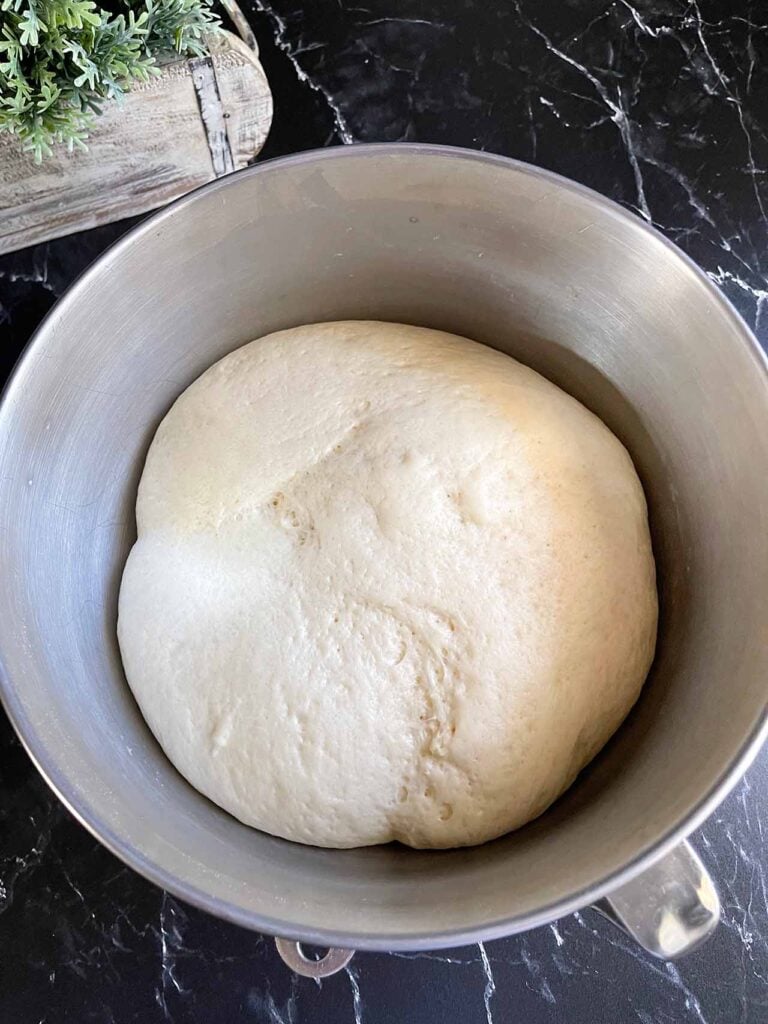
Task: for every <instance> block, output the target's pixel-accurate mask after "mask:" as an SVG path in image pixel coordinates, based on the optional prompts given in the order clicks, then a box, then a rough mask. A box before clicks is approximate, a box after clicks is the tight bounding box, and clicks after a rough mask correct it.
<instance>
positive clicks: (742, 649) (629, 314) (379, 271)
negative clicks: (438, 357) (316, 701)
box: [0, 145, 768, 970]
mask: <svg viewBox="0 0 768 1024" xmlns="http://www.w3.org/2000/svg"><path fill="white" fill-rule="evenodd" d="M358 317H359V318H367V319H382V320H398V321H404V322H406V323H414V324H426V325H429V326H432V327H438V328H443V329H446V330H449V331H455V332H457V333H460V334H465V335H467V336H468V337H471V338H476V339H477V340H479V341H483V342H487V343H488V344H490V345H494V346H496V347H497V348H500V349H502V350H504V351H507V352H510V353H512V354H514V355H515V356H517V357H518V358H520V359H522V360H523V361H524V362H526V363H529V364H530V365H531V366H533V367H535V368H536V369H538V370H540V371H541V372H543V373H544V374H546V375H547V376H548V377H550V378H551V379H552V380H554V381H555V382H556V383H558V384H560V385H561V386H562V387H564V388H565V389H566V390H568V391H570V392H571V393H573V394H574V395H576V396H577V397H578V398H580V399H581V400H582V401H583V402H585V403H586V404H587V405H588V406H589V407H591V408H592V409H593V410H594V411H595V412H597V413H598V414H599V415H600V416H602V417H603V419H605V420H606V422H607V423H608V424H609V425H610V426H611V427H612V428H613V430H614V431H616V433H617V434H618V435H619V436H620V437H621V438H622V439H623V440H624V442H625V443H626V444H627V446H628V447H629V449H630V451H631V452H632V454H633V456H634V459H635V462H636V464H637V466H638V468H639V471H640V473H641V476H642V478H643V481H644V483H645V486H646V488H647V493H648V497H649V502H650V508H651V514H652V526H653V533H654V543H655V550H656V555H657V559H658V564H659V568H660V582H661V600H662V626H661V633H660V638H659V649H658V657H657V659H656V663H655V666H654V668H653V671H652V673H651V677H650V679H649V682H648V684H647V686H646V688H645V691H644V693H643V696H642V698H641V700H640V702H639V704H638V706H637V707H636V709H635V710H634V711H633V712H632V714H631V716H630V718H629V720H628V721H627V723H626V725H625V726H624V727H623V728H622V729H621V730H620V732H619V734H618V735H617V736H616V737H615V738H614V740H613V741H612V742H611V743H610V744H609V746H608V748H607V749H606V750H605V751H604V752H603V753H602V754H601V755H600V756H599V758H598V759H597V760H596V761H595V762H594V764H593V765H592V766H591V767H590V768H589V769H588V770H587V771H585V772H584V774H583V775H582V777H581V778H580V779H579V780H578V782H577V783H576V785H574V786H573V788H572V789H571V790H570V791H569V792H568V793H567V795H566V796H565V797H564V798H562V799H561V800H560V801H559V802H558V803H557V804H556V805H555V806H554V807H553V808H551V809H550V810H549V811H548V812H547V813H546V814H545V815H543V816H542V817H541V818H540V819H539V820H538V821H536V822H534V823H533V824H531V825H529V826H527V827H526V828H524V829H522V830H521V831H519V832H516V833H514V834H513V835H510V836H508V837H506V838H503V839H500V840H497V841H496V842H493V843H489V844H487V845H485V846H482V847H479V848H475V849H470V850H460V851H449V852H431V853H430V852H424V853H416V852H412V851H408V850H405V849H399V848H397V847H391V848H378V849H365V850H347V851H332V850H320V849H312V848H309V847H304V846H298V845H293V844H291V843H288V842H284V841H282V840H279V839H275V838H272V837H271V836H268V835H264V834H262V833H259V832H257V831H254V830H251V829H249V828H246V827H245V826H244V825H241V824H239V823H238V822H237V821H235V820H234V819H233V818H231V817H229V816H228V815H227V814H226V813H224V812H223V811H221V810H219V809H218V808H217V807H215V806H214V805H213V804H211V803H210V802H209V801H207V800H206V799H205V798H204V797H202V796H201V795H200V794H199V793H197V792H195V790H193V789H192V788H191V787H190V786H189V785H188V784H187V783H186V782H185V781H184V780H183V779H182V778H181V777H180V776H179V775H178V774H177V773H176V772H175V770H174V769H173V768H172V766H171V765H170V764H169V763H168V761H167V760H166V759H165V757H164V756H163V753H162V751H161V750H160V748H159V747H158V745H157V743H156V742H155V741H154V739H153V738H152V736H151V735H150V733H149V730H148V729H147V727H146V725H145V724H144V721H143V720H142V718H141V715H140V714H139V712H138V709H137V707H136V705H135V703H134V701H133V699H132V697H131V694H130V691H129V690H128V688H127V686H126V682H125V679H124V676H123V672H122V667H121V664H120V658H119V654H118V649H117V644H116V641H115V615H116V597H117V587H118V581H119V578H120V573H121V570H122V566H123V562H124V559H125V556H126V553H127V551H128V549H129V546H130V544H131V542H132V539H133V536H134V521H133V505H134V496H135V489H136V484H137V480H138V477H139V473H140V470H141V465H142V458H143V456H144V453H145V451H146V448H147V445H148V443H149V441H150V439H151V437H152V434H153V431H154V430H155V427H156V426H157V424H158V422H159V421H160V419H161V417H162V416H163V414H164V413H165V412H166V410H167V409H168V407H169V405H170V404H171V402H172V401H173V400H174V399H175V397H176V396H177V395H178V394H179V392H180V391H181V390H182V389H183V388H184V387H185V386H186V385H187V384H189V383H190V381H192V380H193V379H194V378H195V377H196V376H197V375H198V374H199V373H200V372H201V371H202V370H204V369H205V368H206V367H207V366H209V365H210V364H211V363H212V362H213V361H214V360H216V359H218V358H219V357H220V356H223V355H224V354H225V353H227V352H229V351H231V350H232V349H233V348H235V347H236V346H238V345H241V344H242V343H244V342H246V341H249V340H250V339H251V338H253V337H256V336H258V335H260V334H264V333H266V332H268V331H273V330H275V329H277V328H282V327H289V326H292V325H295V324H301V323H306V322H309V321H318V320H333V319H347V318H358ZM767 380H768V378H767V375H766V364H765V361H764V358H763V356H762V354H761V352H760V350H759V348H758V347H757V344H756V342H755V340H754V339H753V337H752V336H751V334H750V332H749V331H748V329H747V328H746V326H745V325H744V323H743V322H742V321H741V320H740V319H739V317H738V316H737V315H736V313H735V312H734V310H733V309H732V308H731V307H730V306H729V304H728V303H727V302H726V300H725V299H724V298H723V297H722V296H721V295H720V294H719V292H718V291H717V290H716V289H715V287H714V286H713V285H712V284H711V283H710V282H709V281H708V280H707V279H706V277H705V276H704V275H703V274H702V273H701V272H700V271H699V270H697V268H696V267H695V266H694V265H693V264H692V263H691V262H690V261H689V260H687V259H686V258H685V257H684V256H683V255H682V254H681V253H680V252H679V251H678V250H677V249H675V248H674V246H672V245H670V244H669V243H668V242H666V241H665V240H664V239H663V238H662V237H661V236H660V235H658V234H656V233H655V232H653V231H651V230H649V228H648V227H647V226H646V225H645V224H643V223H642V222H641V221H640V220H638V219H637V218H636V217H634V216H632V215H631V214H629V213H627V212H625V211H624V210H622V209H621V208H619V207H618V206H616V205H614V204H612V203H610V202H608V201H607V200H605V199H603V198H601V197H600V196H598V195H596V194H594V193H592V192H589V191H587V190H586V189H584V188H581V187H579V186H578V185H575V184H572V183H570V182H568V181H564V180H563V179H561V178H557V177H555V176H554V175H552V174H548V173H546V172H544V171H541V170H538V169H536V168H533V167H528V166H525V165H523V164H518V163H514V162H512V161H510V160H506V159H502V158H499V157H494V156H488V155H485V154H479V153H470V152H463V151H459V150H449V149H440V148H433V147H428V146H404V145H399V146H381V147H368V146H361V147H354V148H351V149H334V150H330V151H323V152H316V153H307V154H304V155H301V156H297V157H292V158H290V159H287V160H278V161H275V162H272V163H267V164H264V165H262V166H259V167H256V168H253V169H251V170H248V171H245V172H242V173H240V174H236V175H234V176H232V177H228V178H225V179H223V180H220V181H218V182H216V183H215V184H212V185H209V186H207V187H206V188H204V189H202V190H201V191H199V192H196V193H195V194H193V195H191V196H189V197H188V198H186V199H183V200H182V201H180V202H178V203H176V204H174V205H173V206H171V207H170V208H168V209H166V210H165V211H163V212H162V213H160V214H158V215H156V216H154V217H152V218H151V219H149V220H147V221H145V222H144V223H143V224H142V225H140V226H139V227H138V228H136V229H135V230H134V231H132V232H131V233H130V234H128V235H127V236H126V237H125V238H124V239H123V240H122V241H121V242H119V243H118V244H117V245H116V246H114V247H113V248H112V249H111V250H110V251H109V252H108V253H107V254H106V255H105V256H103V257H102V258H101V259H100V260H99V261H98V262H97V263H96V264H95V266H93V267H92V268H91V269H90V270H89V271H88V272H87V273H86V274H85V275H84V276H83V277H82V278H81V279H80V281H79V282H78V283H77V284H76V285H75V286H74V287H73V288H72V289H71V290H70V291H69V293H68V294H67V295H66V296H65V298H64V299H63V300H62V301H61V302H59V303H58V305H57V306H56V307H55V309H54V310H53V311H52V313H51V314H50V315H49V317H48V319H47V320H46V321H45V323H44V325H43V326H42V328H41V329H40V331H39V332H38V333H37V335H36V337H35V338H34V340H33V341H32V343H31V345H30V346H29V348H28V350H27V352H26V354H25V355H24V357H23V359H22V360H21V362H20V364H19V366H18V368H17V370H16V372H15V374H14V376H13V379H12V381H11V383H10V385H9V386H8V389H7V391H6V394H5V398H4V401H3V404H2V408H1V409H0V544H1V545H2V566H3V573H2V583H1V584H0V652H1V655H2V676H3V683H2V689H3V696H4V700H5V703H6V707H7V709H8V712H9V714H10V716H11V719H12V720H13V723H14V725H15V726H16V729H17V730H18V732H19V735H20V736H21V738H22V740H23V742H24V744H25V745H26V747H27V749H28V751H29V753H30V754H31V756H32V758H33V759H34V761H35V763H36V764H37V766H38V768H39V769H40V771H41V772H42V773H43V775H44V776H45V778H46V779H47V780H48V782H49V783H50V785H51V786H52V787H53V789H54V790H55V791H56V792H57V793H58V794H59V796H60V797H61V799H62V800H63V801H64V803H65V804H66V805H67V806H68V807H69V808H70V810H71V811H72V812H73V813H74V814H75V815H76V816H77V817H78V818H79V819H80V821H82V822H83V823H84V824H85V825H86V826H87V827H88V828H89V829H91V831H92V832H93V833H94V834H95V835H96V836H98V838H99V839H101V841H102V842H103V843H105V844H106V846H108V847H109V849H111V850H112V851H113V852H114V853H116V854H117V855H118V856H119V857H121V858H122V859H123V860H124V861H125V862H126V863H128V864H130V865H131V866H132V867H134V868H135V869H136V870H137V871H139V872H141V873H142V874H143V875H145V876H146V877H147V878H150V879H152V880H153V881H155V882H156V883H157V884H158V885H162V886H164V887H166V888H167V889H169V890H170V891H171V892H173V893H175V894H176V895H178V896H180V897H182V898H183V899H186V900H188V901H189V902H191V903H194V904H197V905H198V906H200V907H203V908H205V909H206V910H209V911H211V912H212V913H214V914H218V915H220V916H221V917H225V918H228V919H230V920H232V921H236V922H238V923H240V924H243V925H246V926H248V927H250V928H256V929H260V930H262V931H266V932H270V933H273V934H278V935H287V936H291V937H293V938H296V939H303V940H305V941H312V942H316V943H322V944H324V945H328V944H334V945H338V946H342V947H358V948H365V949H415V948H428V947H439V946H446V945H451V944H460V943H465V942H470V941H477V940H480V939H490V938H493V937H495V936H500V935H506V934H508V933H510V932H515V931H519V930H522V929H526V928H531V927H533V926H534V925H538V924H541V923H543V922H546V921H551V920H553V919H554V918H557V917H559V916H560V915H563V914H566V913H568V912H569V911H572V910H574V909H576V908H578V907H581V906H583V905H584V904H587V903H590V902H594V901H595V900H598V899H599V898H601V897H604V896H606V895H607V894H611V895H610V907H611V908H612V909H610V908H609V912H611V913H612V914H613V915H614V917H616V918H618V919H619V920H621V921H623V923H624V925H625V926H626V927H627V928H628V929H629V930H630V931H632V932H633V934H635V935H637V936H638V938H639V939H640V940H641V941H642V942H643V943H644V944H645V945H647V946H649V948H651V949H654V951H655V952H657V953H659V954H661V955H670V954H674V953H676V952H680V951H682V950H685V949H686V948H689V947H690V946H691V945H692V944H693V943H695V942H696V941H698V940H699V939H700V938H701V937H702V935H704V934H705V933H706V932H707V931H708V930H709V929H710V928H711V926H712V923H713V922H714V921H715V920H716V917H717V897H716V894H715V892H714V890H713V889H712V888H711V885H710V884H709V883H708V880H707V878H706V876H705V875H704V874H703V873H702V871H701V868H700V864H699V863H698V861H697V860H696V858H695V856H694V855H692V854H690V853H689V852H688V849H687V848H686V847H682V848H681V847H679V846H678V845H677V844H679V843H680V842H681V841H682V840H683V838H684V836H685V835H686V834H687V833H688V832H690V831H691V830H692V829H693V828H694V827H695V826H697V825H699V824H700V823H701V822H702V821H703V820H704V818H705V817H706V816H707V815H708V814H709V813H710V812H711V811H712V810H713V808H714V807H715V805H716V804H717V802H718V801H719V800H721V799H722V798H723V796H724V795H725V794H726V793H727V792H728V790H729V789H730V788H731V786H732V785H733V784H734V782H735V781H736V780H737V778H738V777H739V775H740V774H741V773H742V772H743V771H744V769H745V768H746V766H747V764H748V763H749V761H750V759H751V758H752V756H753V755H754V754H755V752H756V750H757V748H758V745H759V743H760V742H761V740H762V738H763V736H764V735H765V732H766V686H767V680H768V653H767V649H766V619H765V608H766V581H767V580H768V482H767V481H768V473H767V472H766V470H767V469H768V384H767ZM446 429H447V430H450V424H446ZM676 846H677V850H676V851H675V852H673V853H670V851H673V850H674V848H675V847H676ZM604 906H606V905H605V904H604ZM283 948H284V950H287V954H286V955H288V956H289V957H290V956H291V955H292V954H291V951H293V954H294V956H295V955H296V954H297V951H296V949H295V948H294V947H291V946H285V945H284V946H283ZM341 959H343V958H341ZM341 959H340V958H338V957H337V960H336V961H335V962H334V963H336V964H338V963H339V962H341ZM334 963H329V964H326V965H324V966H323V967H322V968H319V969H322V970H325V969H329V968H330V967H331V966H333V965H334ZM297 966H298V967H299V968H300V969H302V963H301V962H300V961H299V962H298V964H297ZM305 967H306V965H305ZM306 969H307V970H312V969H313V968H311V967H306Z"/></svg>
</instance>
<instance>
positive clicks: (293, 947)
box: [275, 939, 355, 978]
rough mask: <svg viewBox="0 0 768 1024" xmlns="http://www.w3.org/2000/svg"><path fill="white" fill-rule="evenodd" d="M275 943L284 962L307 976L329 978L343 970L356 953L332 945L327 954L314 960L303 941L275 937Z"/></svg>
mask: <svg viewBox="0 0 768 1024" xmlns="http://www.w3.org/2000/svg"><path fill="white" fill-rule="evenodd" d="M275 945H276V946H277V952H278V954H279V956H280V959H281V960H282V961H283V963H284V964H286V966H288V967H290V969H291V970H292V971H294V972H295V973H296V974H301V975H302V976H303V977H305V978H328V977H330V975H331V974H336V973H337V972H338V971H341V970H343V969H344V968H345V967H346V966H347V964H348V963H349V961H350V960H351V959H352V957H353V956H354V955H355V951H354V949H336V948H334V947H332V948H331V949H329V950H328V952H327V953H326V954H325V956H323V957H321V958H320V959H319V960H313V959H312V958H311V957H308V956H307V955H306V953H305V952H304V950H303V949H302V948H301V943H300V942H296V941H295V940H294V939H275Z"/></svg>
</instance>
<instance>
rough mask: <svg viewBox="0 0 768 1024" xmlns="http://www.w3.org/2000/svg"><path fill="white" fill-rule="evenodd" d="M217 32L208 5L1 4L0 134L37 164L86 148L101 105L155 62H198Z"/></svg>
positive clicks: (69, 0) (152, 1)
mask: <svg viewBox="0 0 768 1024" xmlns="http://www.w3.org/2000/svg"><path fill="white" fill-rule="evenodd" d="M217 26H218V19H217V18H216V16H215V15H214V14H213V12H212V11H211V8H210V0H102V2H101V3H99V4H97V3H95V2H94V0H0V132H7V133H11V134H13V135H15V136H17V137H18V139H19V140H20V142H21V144H22V146H23V148H24V149H25V150H28V151H31V152H32V153H34V156H35V159H36V160H37V161H40V160H42V159H43V157H45V156H47V155H49V154H50V153H51V151H52V147H53V146H54V145H56V144H59V143H62V144H64V145H66V146H67V147H68V148H69V149H72V148H74V147H79V148H85V140H86V139H87V137H88V131H89V129H90V127H91V125H92V123H93V119H94V117H95V115H97V114H99V113H100V110H101V104H102V101H103V100H108V99H114V98H119V97H120V96H121V95H122V94H123V92H124V91H125V90H126V89H128V88H130V83H131V82H132V81H134V80H139V81H146V79H147V78H149V76H150V75H152V74H155V73H156V71H157V67H156V62H157V60H158V59H159V58H162V57H165V56H168V55H170V54H174V53H175V54H180V55H188V56H192V55H195V56H197V55H200V54H202V53H203V52H204V51H205V44H204V34H205V33H206V32H210V31H212V30H214V29H215V28H216V27H217Z"/></svg>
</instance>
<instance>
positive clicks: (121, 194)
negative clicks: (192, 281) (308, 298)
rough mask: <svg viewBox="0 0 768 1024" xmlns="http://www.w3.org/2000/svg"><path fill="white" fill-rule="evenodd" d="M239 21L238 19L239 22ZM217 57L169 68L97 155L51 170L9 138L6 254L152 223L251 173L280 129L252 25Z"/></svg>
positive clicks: (3, 201)
mask: <svg viewBox="0 0 768 1024" xmlns="http://www.w3.org/2000/svg"><path fill="white" fill-rule="evenodd" d="M238 13H239V12H238ZM238 29H239V30H240V31H241V32H242V34H243V35H244V36H245V37H246V39H247V40H248V42H245V41H243V39H240V38H238V37H237V36H235V35H233V34H232V33H231V32H222V33H220V34H218V35H216V36H214V37H211V39H209V40H208V43H209V47H210V55H209V56H207V57H196V58H192V59H188V60H178V61H173V62H171V63H168V64H166V65H164V66H163V68H162V70H161V73H160V74H159V75H158V76H157V77H155V78H153V79H151V80H150V81H149V82H146V83H137V84H136V85H135V86H134V87H133V88H132V89H131V91H130V92H129V93H127V94H126V96H125V99H124V100H123V102H122V103H120V104H118V103H110V104H108V105H107V106H105V108H104V112H103V113H102V115H101V116H100V117H99V118H98V119H97V122H96V127H95V128H94V130H93V131H92V133H91V136H90V138H89V140H88V152H87V153H81V152H74V153H67V152H66V151H65V150H64V149H63V148H62V149H61V150H60V151H57V152H56V153H55V155H54V156H53V157H51V158H50V159H48V160H46V161H44V162H43V163H42V164H35V162H34V160H33V158H32V156H31V155H30V154H25V153H23V152H21V149H20V146H19V143H18V140H16V139H15V138H13V137H12V136H7V135H0V253H2V252H10V251H12V250H14V249H20V248H22V247H24V246H27V245H33V244H35V243H37V242H43V241H46V240H47V239H50V238H56V237H58V236H60V235H66V234H70V233H71V232H73V231H82V230H84V229H86V228H91V227H95V226H96V225H98V224H106V223H108V222H110V221H115V220H120V219H121V218H122V217H128V216H131V215H133V214H137V213H145V212H146V211H147V210H152V209H155V208H156V207H158V206H162V205H163V204H164V203H167V202H169V200H171V199H175V198H176V197H177V196H180V195H183V194H184V193H185V192H189V191H190V189H193V188H196V187H197V186H198V185H202V184H204V183H205V182H207V181H210V180H212V179H213V178H216V177H220V176H221V175H223V174H228V173H229V172H231V171H234V170H237V169H239V168H241V167H245V166H246V164H248V163H250V162H251V161H252V160H253V158H254V157H255V156H256V154H257V153H258V152H259V150H260V149H261V147H262V146H263V144H264V141H265V139H266V137H267V133H268V132H269V127H270V124H271V122H272V96H271V93H270V91H269V85H268V83H267V79H266V76H265V74H264V70H263V68H262V66H261V64H260V63H259V58H258V49H257V47H256V41H255V39H254V38H253V35H252V34H251V33H250V30H249V29H248V28H247V25H245V24H244V23H243V22H241V23H240V24H238Z"/></svg>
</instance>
